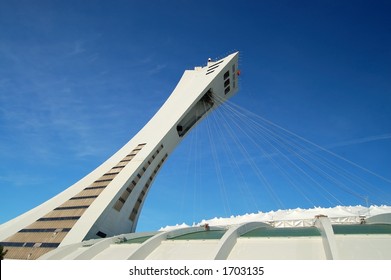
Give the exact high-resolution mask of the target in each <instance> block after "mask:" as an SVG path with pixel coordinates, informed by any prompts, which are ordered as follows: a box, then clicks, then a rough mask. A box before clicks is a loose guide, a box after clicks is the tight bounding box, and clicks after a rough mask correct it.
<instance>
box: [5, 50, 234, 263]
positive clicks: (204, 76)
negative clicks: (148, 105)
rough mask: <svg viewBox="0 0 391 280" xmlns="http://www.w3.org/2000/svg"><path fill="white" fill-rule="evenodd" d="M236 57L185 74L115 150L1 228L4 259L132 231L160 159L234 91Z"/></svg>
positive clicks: (33, 255)
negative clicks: (148, 118) (100, 162)
mask: <svg viewBox="0 0 391 280" xmlns="http://www.w3.org/2000/svg"><path fill="white" fill-rule="evenodd" d="M238 56H239V53H238V52H236V53H233V54H231V55H228V56H227V57H225V58H223V59H221V60H218V61H208V63H207V65H206V66H205V67H195V69H194V70H186V71H185V72H184V74H183V76H182V78H181V80H180V81H179V83H178V85H177V86H176V88H175V89H174V91H173V92H172V94H171V95H170V96H169V98H168V99H167V101H166V102H165V103H164V104H163V106H162V107H161V108H160V109H159V111H158V112H157V113H156V114H155V115H154V116H153V118H152V119H151V120H150V121H149V122H148V123H147V124H146V125H145V126H144V127H143V128H142V129H141V130H140V131H139V132H138V133H137V134H136V135H135V136H134V137H133V138H132V139H131V140H130V141H129V142H128V143H127V144H126V145H124V146H123V147H122V148H121V149H120V150H119V151H118V152H116V153H115V154H114V155H113V156H111V157H110V158H109V159H108V160H106V161H105V162H104V163H103V164H101V165H100V166H99V167H98V168H96V169H95V170H93V171H92V172H91V173H90V174H88V175H87V176H85V177H84V178H82V179H81V180H80V181H78V182H77V183H75V184H74V185H72V186H70V187H69V188H67V189H66V190H65V191H63V192H62V193H60V194H58V195H57V196H55V197H53V198H52V199H50V200H48V201H46V202H45V203H43V204H41V205H39V206H38V207H36V208H34V209H32V210H30V211H28V212H26V213H25V214H22V215H21V216H19V217H17V218H15V219H13V220H11V221H9V222H7V223H4V224H2V225H1V226H0V240H1V242H0V244H1V245H3V246H4V247H5V249H7V250H8V253H7V256H6V257H7V258H13V259H36V258H38V257H40V256H41V255H43V254H45V253H47V252H48V251H50V250H53V249H55V248H57V247H59V246H64V245H68V244H72V243H77V242H81V241H82V240H86V239H91V238H97V237H106V236H113V235H118V234H122V233H129V232H134V231H135V229H136V225H137V220H138V217H139V215H140V212H141V209H142V206H143V204H144V201H145V199H146V196H147V194H148V191H149V190H150V187H151V185H152V183H153V181H154V179H155V176H156V174H157V173H158V171H159V169H160V168H161V166H162V165H163V164H164V162H165V160H166V159H167V157H168V156H169V155H170V154H171V152H172V151H173V150H174V149H175V147H176V146H177V145H178V143H179V142H180V141H181V140H182V139H183V138H184V136H186V135H187V133H188V132H189V131H190V130H191V129H192V128H193V127H194V126H195V125H196V124H197V123H198V122H199V121H200V120H202V119H203V118H204V117H206V116H207V114H208V113H209V112H211V111H212V110H213V109H214V108H216V107H217V106H219V105H220V104H221V103H222V102H224V101H225V100H227V99H228V98H230V97H231V96H233V95H234V94H235V93H236V92H237V90H238V70H237V69H238ZM162 207H164V206H162Z"/></svg>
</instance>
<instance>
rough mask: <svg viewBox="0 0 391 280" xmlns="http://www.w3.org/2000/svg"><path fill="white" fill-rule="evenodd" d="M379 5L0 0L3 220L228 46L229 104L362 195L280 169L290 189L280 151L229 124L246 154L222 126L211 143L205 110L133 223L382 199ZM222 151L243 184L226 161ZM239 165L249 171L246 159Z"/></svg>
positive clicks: (117, 141) (390, 134) (96, 160)
mask: <svg viewBox="0 0 391 280" xmlns="http://www.w3.org/2000/svg"><path fill="white" fill-rule="evenodd" d="M390 12H391V4H390V3H389V1H227V0H226V1H219V0H218V1H204V0H201V1H200V0H188V1H186V0H183V1H165V2H164V3H163V1H156V0H150V1H53V0H50V1H49V0H48V1H39V0H38V1H27V0H26V1H3V0H0V162H1V164H0V197H1V204H0V223H3V222H5V221H8V220H9V219H11V218H13V217H16V216H17V215H19V214H22V213H23V212H25V211H27V210H29V209H31V208H32V207H34V206H36V205H39V204H40V203H42V202H44V201H46V200H47V199H49V198H51V197H52V196H54V195H56V194H58V193H59V192H61V191H62V190H64V189H65V188H67V187H68V186H70V185H71V184H73V183H74V182H76V181H77V180H79V179H80V178H82V177H83V176H84V175H86V174H87V173H89V172H90V171H92V170H93V169H94V168H95V167H97V166H98V165H99V164H100V163H102V162H103V161H104V160H105V159H107V158H108V157H109V156H110V155H112V154H113V153H114V152H115V151H116V150H118V149H119V148H120V147H122V145H124V144H125V143H126V142H127V141H128V140H129V139H130V138H131V137H132V136H133V135H134V134H135V133H137V131H138V130H139V129H140V128H142V127H143V125H144V124H145V123H146V122H147V121H148V120H149V119H150V118H151V117H152V116H153V115H154V113H155V112H156V111H157V110H158V109H159V107H160V106H161V105H162V104H163V102H164V101H165V100H166V98H167V97H168V95H169V94H170V93H171V91H172V90H173V89H174V87H175V85H176V84H177V82H178V81H179V79H180V77H181V75H182V73H183V71H184V70H185V69H192V68H193V67H194V66H197V65H203V64H205V62H206V60H207V58H209V57H211V58H218V57H222V56H225V55H227V54H229V53H231V52H233V51H236V50H239V51H240V53H241V55H240V68H241V76H240V79H241V81H240V88H241V89H240V91H239V93H238V94H237V96H235V97H234V98H233V99H232V102H233V104H230V106H231V107H230V108H232V107H233V106H238V107H237V108H241V109H240V110H242V109H243V110H248V111H250V112H253V113H255V114H256V115H257V116H260V117H262V118H264V119H266V120H269V121H271V122H273V123H274V124H277V125H278V126H279V128H277V127H276V126H273V127H274V129H276V131H278V132H276V133H278V135H283V134H285V136H284V137H287V133H286V132H284V131H285V130H289V131H291V132H293V133H295V134H297V135H299V136H300V137H303V139H307V140H308V141H310V142H312V143H316V145H319V146H321V147H325V148H327V149H329V151H330V152H331V153H333V154H330V153H325V154H327V157H328V160H330V161H331V160H333V161H334V160H335V162H338V163H336V164H338V166H340V167H341V168H342V169H343V170H349V172H354V174H355V175H354V176H357V177H360V178H361V177H364V178H363V180H365V181H366V182H368V184H367V185H366V186H367V187H366V189H365V191H364V190H363V191H358V189H356V188H355V186H354V185H349V186H347V187H346V188H345V192H343V193H344V194H342V192H341V188H339V190H338V188H334V187H333V186H332V184H329V183H327V182H324V184H323V182H322V183H321V184H322V186H321V191H319V187H320V186H318V187H317V186H313V184H312V186H309V185H310V184H309V183H308V182H306V183H304V181H305V180H306V179H304V178H303V174H301V175H297V177H295V175H289V178H290V179H289V180H294V181H295V182H296V183H297V184H298V185H300V186H298V185H294V187H286V185H287V184H286V182H285V183H284V180H283V179H280V178H279V177H278V176H277V174H278V173H281V172H276V173H273V172H272V171H273V170H272V169H273V166H274V167H275V166H276V165H275V164H274V163H276V162H278V166H283V165H284V164H286V165H287V162H288V161H289V159H288V158H286V156H284V155H283V154H282V153H283V152H284V147H282V146H280V148H279V152H281V153H278V152H277V151H276V150H275V146H271V147H270V150H263V152H264V154H262V153H260V152H259V151H260V149H262V148H260V147H259V146H257V143H258V144H259V145H261V146H262V145H264V146H267V144H266V142H264V141H261V139H263V137H264V136H263V134H254V135H253V136H252V137H250V138H249V139H247V138H246V137H244V136H245V135H247V133H245V132H241V131H240V129H238V128H237V127H235V126H234V125H232V128H234V131H236V133H237V135H238V136H237V137H238V138H237V139H239V141H241V143H244V146H245V147H247V149H248V150H247V152H248V155H250V157H249V158H250V159H246V157H245V156H243V154H242V156H241V155H240V154H239V155H235V154H234V153H232V154H231V153H229V152H227V149H229V148H227V147H228V146H232V147H235V145H233V144H232V143H234V142H230V143H231V144H232V145H229V144H228V143H229V142H228V143H226V144H224V145H223V144H221V143H223V142H224V141H225V140H226V139H228V138H229V137H228V136H227V137H226V138H225V137H223V136H224V135H227V134H218V135H215V136H213V137H212V139H217V138H218V137H222V138H221V142H218V144H216V143H214V144H210V143H209V142H208V141H209V139H208V136H207V135H208V133H206V132H207V131H214V130H216V129H211V128H213V125H215V124H216V123H221V122H222V119H219V118H220V117H221V115H220V113H216V114H214V115H212V116H210V118H208V122H205V123H202V124H201V125H200V126H199V127H198V128H197V129H196V130H193V131H192V133H191V134H190V135H189V136H188V137H187V138H186V139H185V141H183V142H182V143H181V145H180V146H179V147H178V149H177V150H176V151H175V152H174V153H173V154H172V156H171V157H170V158H169V160H168V161H167V163H166V164H165V166H164V167H163V168H162V170H161V172H160V174H159V176H158V177H157V179H156V181H155V184H154V186H153V188H152V190H151V192H150V193H149V196H148V199H147V201H146V203H145V207H144V209H143V212H142V214H141V217H140V221H139V228H138V230H156V229H158V228H160V227H161V226H165V225H172V224H176V223H182V222H186V223H188V224H191V223H192V222H193V221H194V222H199V221H200V220H201V219H202V218H205V219H209V218H213V217H215V216H227V215H238V214H244V213H247V212H257V211H270V210H277V209H279V208H282V207H284V208H296V207H301V208H308V207H313V205H316V206H324V207H329V206H334V205H338V204H340V202H341V203H342V204H344V205H356V204H364V203H365V200H364V199H358V198H357V196H354V194H357V193H359V196H360V195H361V196H362V197H363V198H365V197H367V199H368V200H369V201H370V203H373V204H382V203H386V204H388V205H389V204H390V200H391V199H390V197H391V184H390V181H387V180H384V179H382V178H379V176H382V177H383V178H388V180H389V179H390V178H391V78H390V77H391V36H390V34H391V21H390V19H389V14H390ZM234 108H236V107H234ZM221 112H223V110H222V111H221ZM225 118H228V117H225ZM225 118H224V119H225ZM253 119H256V118H251V117H249V118H248V119H245V120H244V122H246V123H249V122H251V120H253ZM257 121H258V122H260V123H263V124H267V122H266V121H264V120H263V119H257ZM214 122H215V123H214ZM229 125H230V124H226V126H228V127H229ZM251 129H252V128H251V126H250V127H249V130H250V131H251ZM267 131H269V132H270V130H267ZM258 133H260V132H258ZM264 133H266V132H265V131H264ZM249 134H250V133H249ZM275 135H276V134H274V136H275ZM269 136H270V135H269ZM272 136H273V135H272ZM272 136H270V137H272ZM291 136H292V135H291ZM292 137H293V138H292V139H296V140H297V141H301V143H306V144H308V145H307V146H306V147H307V148H306V149H308V151H309V150H311V151H318V152H319V151H321V152H322V150H321V149H320V148H319V146H314V145H312V144H309V143H308V142H306V141H305V140H303V139H302V138H296V137H295V136H292ZM219 139H220V138H219ZM254 139H257V140H258V142H257V141H254ZM265 139H266V138H265ZM275 139H276V138H275ZM296 140H287V141H296ZM227 141H228V140H227ZM246 141H247V142H246ZM254 142H255V143H254ZM205 146H208V147H209V146H211V147H212V149H209V150H208V149H204V147H205ZM264 146H262V147H264ZM213 147H214V148H213ZM223 147H225V148H223ZM273 147H274V148H273ZM285 148H286V146H285ZM224 149H225V151H224ZM265 149H266V148H265ZM196 151H198V152H196ZM199 151H202V152H199ZM305 151H307V150H302V151H301V152H302V153H304V154H306V152H305ZM195 154H196V155H197V156H194V155H195ZM276 154H277V155H276ZM288 154H289V153H288ZM292 154H293V152H292V151H291V154H290V155H289V157H291V156H292V157H293V155H292ZM232 155H234V157H236V158H237V159H238V161H237V162H238V163H235V166H236V165H240V168H241V169H240V170H243V171H240V172H237V173H240V174H241V173H242V172H243V174H245V175H244V176H245V177H246V178H247V180H246V183H243V181H240V180H239V179H236V178H233V177H231V175H232V174H233V173H235V172H232V169H230V168H227V167H226V166H224V163H227V162H229V161H230V159H231V158H230V157H231V156H232ZM325 156H326V155H325ZM225 157H226V158H225ZM340 157H343V158H344V159H347V160H349V162H347V161H344V160H341V158H340ZM211 158H217V159H220V160H219V161H220V163H221V162H222V163H223V164H216V163H213V161H212V160H209V159H211ZM266 158H268V159H269V162H267V161H266ZM273 159H275V160H273ZM313 159H314V158H313ZM314 160H315V159H314ZM245 161H247V162H248V163H250V165H251V167H250V168H246V167H244V166H243V168H242V166H241V164H242V162H245ZM315 161H316V160H315ZM318 162H319V161H318ZM253 163H254V164H256V167H254V165H252V164H253ZM271 163H272V164H271ZM300 164H302V163H298V165H299V166H300ZM357 166H360V168H358V167H357ZM236 167H237V166H236ZM249 169H250V170H252V171H255V172H253V173H252V174H255V175H251V174H249V173H246V172H245V170H249ZM364 169H365V170H364ZM368 170H370V171H371V172H373V173H375V174H377V175H379V176H374V175H373V173H369V172H368ZM212 171H213V172H212ZM289 172H291V171H289ZM292 172H293V171H292ZM212 173H214V174H212ZM216 174H217V175H216ZM262 176H264V177H267V178H266V182H265V181H263V180H259V179H260V177H262ZM314 176H315V177H311V178H316V175H314ZM331 176H334V175H331ZM221 178H223V179H221ZM261 179H262V178H261ZM307 179H308V178H307ZM257 180H258V181H257ZM360 180H361V179H360ZM319 181H322V180H321V179H319ZM331 181H332V180H331ZM233 182H235V183H233ZM334 182H336V181H334ZM232 184H233V185H232ZM307 184H308V187H307ZM262 185H264V186H262ZM238 186H239V187H238ZM296 187H298V188H299V189H296V190H295V188H296ZM311 188H313V189H311ZM317 192H319V193H320V195H318V196H316V195H314V196H313V197H312V196H311V194H314V193H317ZM325 192H327V193H330V196H329V197H327V198H326V197H323V196H322V193H325ZM352 193H353V195H351V196H350V195H349V194H352ZM298 194H300V195H298ZM310 196H311V197H310ZM273 197H274V198H273ZM276 197H277V199H276ZM332 197H337V198H338V200H335V199H332Z"/></svg>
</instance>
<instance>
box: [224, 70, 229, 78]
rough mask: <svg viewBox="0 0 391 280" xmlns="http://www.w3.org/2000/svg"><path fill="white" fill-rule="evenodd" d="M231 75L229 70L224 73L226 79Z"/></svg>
mask: <svg viewBox="0 0 391 280" xmlns="http://www.w3.org/2000/svg"><path fill="white" fill-rule="evenodd" d="M228 77H229V70H228V71H227V72H225V73H224V80H226V79H227V78H228Z"/></svg>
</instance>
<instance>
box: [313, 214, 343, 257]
mask: <svg viewBox="0 0 391 280" xmlns="http://www.w3.org/2000/svg"><path fill="white" fill-rule="evenodd" d="M315 226H316V227H317V228H318V229H319V231H320V234H321V236H322V242H323V248H324V252H325V254H326V258H327V259H328V260H339V254H338V248H337V244H336V242H335V238H334V231H333V227H332V226H331V222H330V219H329V218H327V217H323V216H321V217H317V218H316V221H315Z"/></svg>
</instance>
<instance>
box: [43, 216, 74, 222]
mask: <svg viewBox="0 0 391 280" xmlns="http://www.w3.org/2000/svg"><path fill="white" fill-rule="evenodd" d="M78 219H80V216H68V217H47V218H39V219H38V220H37V221H39V222H46V221H64V220H78Z"/></svg>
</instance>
